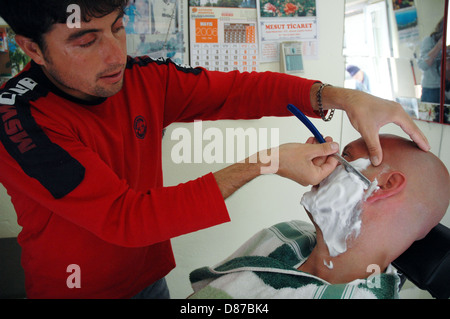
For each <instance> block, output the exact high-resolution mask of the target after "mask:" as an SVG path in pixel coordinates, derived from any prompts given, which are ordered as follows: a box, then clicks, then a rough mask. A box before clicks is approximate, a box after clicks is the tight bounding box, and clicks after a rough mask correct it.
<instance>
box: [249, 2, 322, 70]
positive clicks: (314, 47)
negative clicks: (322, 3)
mask: <svg viewBox="0 0 450 319" xmlns="http://www.w3.org/2000/svg"><path fill="white" fill-rule="evenodd" d="M257 12H258V22H259V24H258V26H259V36H260V58H261V62H274V61H279V60H280V55H279V54H280V43H281V42H285V41H301V42H302V46H303V48H302V51H303V57H304V58H306V59H308V58H309V59H311V58H317V56H318V38H317V34H318V30H317V6H316V0H285V1H282V0H281V1H280V0H258V2H257Z"/></svg>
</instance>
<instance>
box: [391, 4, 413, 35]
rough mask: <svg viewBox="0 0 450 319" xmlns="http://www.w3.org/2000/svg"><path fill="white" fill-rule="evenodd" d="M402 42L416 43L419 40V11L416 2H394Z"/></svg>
mask: <svg viewBox="0 0 450 319" xmlns="http://www.w3.org/2000/svg"><path fill="white" fill-rule="evenodd" d="M392 4H393V7H394V15H395V21H396V22H397V29H398V39H399V41H400V42H411V43H416V42H417V41H420V39H419V27H418V25H417V9H416V7H415V6H414V1H412V0H410V1H404V0H392Z"/></svg>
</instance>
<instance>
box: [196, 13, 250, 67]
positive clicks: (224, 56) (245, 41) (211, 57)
mask: <svg viewBox="0 0 450 319" xmlns="http://www.w3.org/2000/svg"><path fill="white" fill-rule="evenodd" d="M190 22H191V47H190V49H191V52H190V56H191V66H193V67H198V66H202V67H204V68H206V69H208V70H212V71H225V72H227V71H233V70H238V71H241V72H252V71H258V46H257V42H256V41H257V34H256V25H257V24H256V12H255V10H252V9H242V8H217V7H190Z"/></svg>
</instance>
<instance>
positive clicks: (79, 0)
mask: <svg viewBox="0 0 450 319" xmlns="http://www.w3.org/2000/svg"><path fill="white" fill-rule="evenodd" d="M128 1H129V0H0V16H1V17H2V18H3V19H4V20H5V21H6V23H8V25H9V26H10V27H11V28H12V29H13V31H14V32H15V33H16V34H19V35H22V36H24V37H27V38H30V39H32V40H33V41H34V42H36V43H37V44H38V45H39V46H40V47H41V48H43V47H44V45H45V44H44V42H43V35H44V34H45V33H47V32H48V31H50V29H51V27H52V26H53V25H54V24H56V23H66V21H67V18H68V17H69V16H70V15H71V14H72V12H67V7H68V6H69V5H70V4H77V5H79V6H80V9H81V20H82V21H83V22H88V21H89V20H90V19H92V18H101V17H104V16H106V15H108V14H110V13H111V12H114V11H115V10H118V9H119V10H122V11H123V10H124V9H125V7H126V6H127V4H128Z"/></svg>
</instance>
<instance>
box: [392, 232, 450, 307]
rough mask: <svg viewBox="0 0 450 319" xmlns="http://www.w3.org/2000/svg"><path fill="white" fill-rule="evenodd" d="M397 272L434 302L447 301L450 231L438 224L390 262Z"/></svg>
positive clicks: (449, 270) (449, 286)
mask: <svg viewBox="0 0 450 319" xmlns="http://www.w3.org/2000/svg"><path fill="white" fill-rule="evenodd" d="M392 264H393V265H394V267H395V268H397V269H398V271H399V272H400V273H402V274H404V275H405V276H406V278H408V279H409V280H411V281H412V282H413V283H414V284H415V285H416V286H417V287H419V288H420V289H423V290H427V291H428V292H429V293H430V294H431V295H432V296H433V297H434V298H437V299H448V298H449V297H450V229H449V228H447V227H446V226H444V225H442V224H438V225H437V226H436V227H434V228H433V229H432V230H431V231H430V232H429V233H428V234H427V235H426V236H425V237H424V238H423V239H421V240H418V241H416V242H414V243H413V244H412V245H411V247H409V248H408V249H407V250H406V251H405V252H404V253H403V254H402V255H400V256H399V257H398V258H397V259H396V260H394V261H393V262H392Z"/></svg>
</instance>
